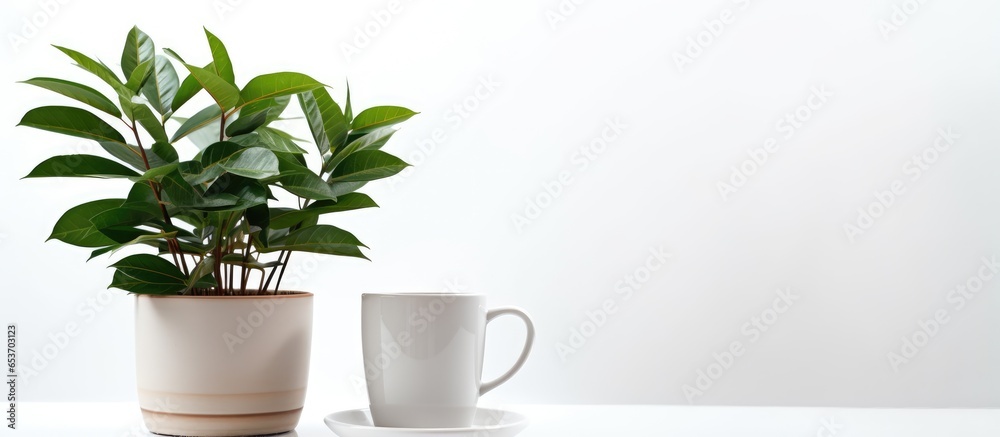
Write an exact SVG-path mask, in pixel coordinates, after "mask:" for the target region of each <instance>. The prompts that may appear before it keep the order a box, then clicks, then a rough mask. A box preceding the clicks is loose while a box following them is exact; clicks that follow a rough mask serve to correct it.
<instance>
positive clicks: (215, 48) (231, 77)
mask: <svg viewBox="0 0 1000 437" xmlns="http://www.w3.org/2000/svg"><path fill="white" fill-rule="evenodd" d="M205 37H206V38H208V47H209V48H210V49H211V50H212V64H213V68H212V69H211V71H212V72H214V73H215V74H216V75H217V76H219V77H221V78H222V79H223V80H225V81H226V82H229V83H230V84H232V85H233V86H236V75H235V74H233V63H232V61H230V60H229V51H227V50H226V46H225V45H224V44H222V40H220V39H219V38H217V37H216V36H215V35H212V32H209V31H208V29H205Z"/></svg>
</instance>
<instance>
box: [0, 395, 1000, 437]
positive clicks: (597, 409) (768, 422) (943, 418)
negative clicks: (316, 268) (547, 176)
mask: <svg viewBox="0 0 1000 437" xmlns="http://www.w3.org/2000/svg"><path fill="white" fill-rule="evenodd" d="M488 407H491V408H503V409H507V410H512V411H517V412H520V413H522V414H525V415H527V416H528V417H529V419H530V420H531V424H530V425H529V426H528V428H527V429H526V430H525V431H524V432H522V433H521V434H520V436H524V437H541V436H546V437H549V436H553V437H559V436H608V437H618V436H622V437H626V436H627V437H635V436H697V437H714V436H739V437H754V436H761V437H764V436H767V437H775V436H797V437H813V436H818V437H834V436H835V437H862V436H864V437H868V436H870V437H889V436H905V437H932V436H933V437H979V436H983V437H987V436H989V437H997V436H1000V410H998V409H992V410H957V409H956V410H926V409H925V410H919V409H913V410H888V409H851V408H789V407H708V406H659V405H614V406H611V405H608V406H604V405H572V406H571V405H514V406H493V405H491V406H488ZM18 409H19V414H18V429H17V430H16V431H12V430H10V429H6V428H5V429H4V431H0V437H2V436H8V435H9V436H12V437H13V436H18V437H20V436H33V437H34V436H38V437H43V436H44V437H56V436H67V437H69V436H72V437H90V436H95V437H96V436H100V437H131V436H136V437H137V436H152V435H153V434H150V433H148V432H146V431H145V428H143V427H142V425H141V423H142V421H141V418H140V417H139V410H138V407H137V406H136V405H135V404H119V403H91V404H85V403H79V404H77V403H20V404H19V405H18ZM340 409H344V408H340ZM326 410H327V409H322V408H318V407H316V406H313V407H309V406H307V407H306V409H305V410H304V411H303V415H302V421H301V422H300V423H299V427H298V428H297V429H296V431H295V432H292V433H288V434H284V436H289V437H294V436H300V437H319V436H324V437H332V436H333V435H334V434H333V433H332V432H331V431H330V430H329V429H327V428H326V425H324V424H323V417H324V416H325V415H326V414H328V413H332V412H334V411H337V410H338V409H337V408H333V409H329V411H326Z"/></svg>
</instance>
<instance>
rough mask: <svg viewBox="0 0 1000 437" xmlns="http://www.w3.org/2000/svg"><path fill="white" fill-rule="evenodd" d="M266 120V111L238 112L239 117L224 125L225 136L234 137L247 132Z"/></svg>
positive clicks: (261, 124)
mask: <svg viewBox="0 0 1000 437" xmlns="http://www.w3.org/2000/svg"><path fill="white" fill-rule="evenodd" d="M266 122H267V111H261V112H256V113H252V114H251V113H247V114H246V115H243V114H242V113H241V114H240V116H239V118H237V119H236V120H235V121H233V122H232V123H230V124H229V126H226V136H228V137H235V136H237V135H243V134H248V133H250V132H253V131H254V129H257V128H258V127H261V126H263V125H264V123H266Z"/></svg>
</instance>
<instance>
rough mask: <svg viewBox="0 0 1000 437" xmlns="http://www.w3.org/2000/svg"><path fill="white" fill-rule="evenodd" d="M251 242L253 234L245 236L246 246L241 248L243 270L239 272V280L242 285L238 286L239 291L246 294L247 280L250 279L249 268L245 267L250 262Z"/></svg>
mask: <svg viewBox="0 0 1000 437" xmlns="http://www.w3.org/2000/svg"><path fill="white" fill-rule="evenodd" d="M252 244H253V234H250V236H249V237H247V247H246V248H244V249H243V272H242V274H240V282H242V283H243V286H242V287H241V288H240V293H242V294H246V292H247V281H249V280H250V269H248V268H247V264H249V263H250V245H252Z"/></svg>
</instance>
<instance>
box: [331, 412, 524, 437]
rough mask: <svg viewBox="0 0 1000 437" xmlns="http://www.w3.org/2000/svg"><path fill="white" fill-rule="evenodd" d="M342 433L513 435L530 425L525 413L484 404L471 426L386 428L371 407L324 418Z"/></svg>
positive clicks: (345, 436)
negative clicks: (375, 418)
mask: <svg viewBox="0 0 1000 437" xmlns="http://www.w3.org/2000/svg"><path fill="white" fill-rule="evenodd" d="M323 421H324V422H326V426H328V427H330V429H331V430H333V432H334V433H335V434H337V435H338V436H340V437H417V436H448V437H513V436H515V435H517V433H519V432H521V431H523V430H524V428H525V427H527V426H528V418H527V417H524V415H522V414H518V413H514V412H511V411H504V410H493V409H488V408H480V409H478V410H476V417H475V418H474V419H472V426H470V427H468V428H385V427H377V426H375V425H373V424H372V415H371V412H370V411H368V409H367V408H365V409H361V410H348V411H341V412H339V413H333V414H331V415H329V416H326V418H324V419H323Z"/></svg>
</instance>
